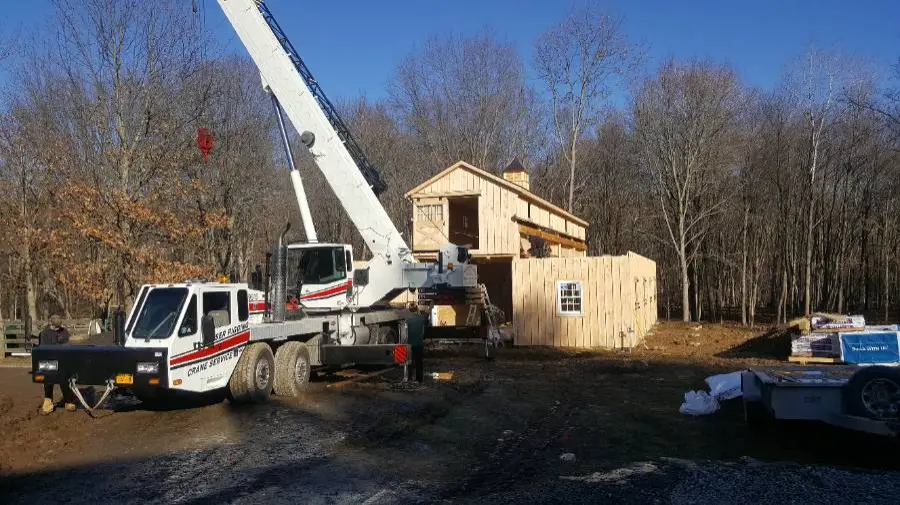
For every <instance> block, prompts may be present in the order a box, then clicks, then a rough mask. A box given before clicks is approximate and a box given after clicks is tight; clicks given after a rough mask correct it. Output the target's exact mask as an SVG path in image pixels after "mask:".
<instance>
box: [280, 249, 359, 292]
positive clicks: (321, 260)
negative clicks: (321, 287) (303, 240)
mask: <svg viewBox="0 0 900 505" xmlns="http://www.w3.org/2000/svg"><path fill="white" fill-rule="evenodd" d="M287 260H288V261H287V264H288V268H287V285H288V286H300V285H310V284H330V283H332V282H337V281H340V280H343V279H346V278H347V266H348V265H347V263H348V262H347V261H346V255H345V253H344V248H343V247H340V246H337V247H335V246H323V247H303V248H296V249H288V258H287ZM351 267H352V265H351Z"/></svg>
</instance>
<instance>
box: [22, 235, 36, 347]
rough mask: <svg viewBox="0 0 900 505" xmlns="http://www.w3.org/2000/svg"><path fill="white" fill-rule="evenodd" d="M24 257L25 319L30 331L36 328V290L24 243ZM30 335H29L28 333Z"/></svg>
mask: <svg viewBox="0 0 900 505" xmlns="http://www.w3.org/2000/svg"><path fill="white" fill-rule="evenodd" d="M26 254H28V255H29V256H26V258H25V311H26V314H25V319H27V320H28V322H29V324H30V328H31V331H32V332H33V331H36V330H37V292H36V291H35V288H34V272H33V268H32V265H31V257H30V251H29V250H28V247H27V245H26ZM29 336H30V335H29Z"/></svg>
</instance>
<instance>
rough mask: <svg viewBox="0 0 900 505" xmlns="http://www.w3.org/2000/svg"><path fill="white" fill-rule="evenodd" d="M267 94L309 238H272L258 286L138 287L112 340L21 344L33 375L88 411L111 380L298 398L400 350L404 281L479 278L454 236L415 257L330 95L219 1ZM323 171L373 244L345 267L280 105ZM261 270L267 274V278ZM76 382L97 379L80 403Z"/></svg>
mask: <svg viewBox="0 0 900 505" xmlns="http://www.w3.org/2000/svg"><path fill="white" fill-rule="evenodd" d="M218 4H219V6H220V7H221V8H222V10H223V12H224V13H225V16H226V18H227V19H228V21H229V22H230V23H231V25H232V26H233V27H234V29H235V31H236V32H237V35H238V37H239V38H240V40H241V41H242V43H243V44H244V46H245V47H246V49H247V51H248V52H249V54H250V56H251V58H252V59H253V61H254V62H255V64H256V66H257V67H258V68H259V71H260V74H261V77H262V82H263V86H264V88H265V89H266V91H267V92H268V93H269V94H270V96H271V98H272V103H273V108H274V110H275V116H276V118H277V121H278V125H279V129H280V131H281V135H282V140H283V142H284V147H285V150H286V154H287V160H288V164H289V168H290V179H291V184H292V186H293V189H294V193H295V196H296V199H297V204H298V206H299V209H300V217H301V222H302V224H303V228H304V232H305V236H306V241H305V242H302V243H292V244H286V243H285V241H284V237H285V233H286V232H287V228H286V229H285V233H282V235H281V238H280V239H279V241H278V244H277V246H276V247H275V254H274V268H273V270H274V275H273V276H272V279H271V283H269V282H266V286H265V289H262V290H260V289H250V287H249V286H248V285H247V284H242V283H219V282H204V281H185V282H182V283H177V284H147V285H144V286H142V287H141V288H140V290H139V291H138V295H137V297H136V299H135V303H134V305H133V306H132V308H131V310H130V312H129V314H128V316H127V318H126V317H123V315H121V314H120V316H119V317H117V322H116V324H115V331H114V334H115V343H116V345H112V346H94V345H48V346H39V347H37V348H35V349H34V351H33V353H32V377H33V381H34V382H40V383H50V384H60V385H61V386H62V387H66V386H68V387H70V388H71V389H72V391H73V392H74V393H75V394H76V396H77V397H78V398H79V400H80V401H81V402H82V404H83V405H84V406H85V408H87V409H88V411H91V410H92V409H93V408H96V407H97V406H98V405H99V404H101V403H102V402H103V401H105V399H106V397H107V396H108V395H109V394H110V392H111V391H113V390H114V389H115V388H117V387H119V388H129V389H130V390H131V391H132V392H133V393H134V394H135V396H137V397H138V398H140V399H150V398H157V397H161V396H165V393H166V392H170V391H185V392H196V393H202V392H207V391H212V390H218V389H223V388H224V390H225V393H226V396H227V397H228V399H229V400H231V401H236V402H248V401H263V400H266V399H267V398H268V397H269V396H270V395H271V394H272V392H273V391H274V393H275V394H277V395H282V396H295V395H297V394H299V393H300V392H302V391H303V390H304V389H306V387H307V385H308V382H309V378H310V372H311V370H312V368H313V367H317V366H327V365H343V364H348V363H356V364H385V365H390V364H400V365H407V364H409V363H410V360H411V346H410V343H409V342H408V338H407V331H406V330H407V318H408V317H409V315H410V311H409V310H408V309H403V308H394V307H391V306H390V305H389V304H388V303H387V302H388V301H389V300H391V299H393V298H394V297H396V296H397V295H399V294H400V293H401V292H402V291H403V290H408V289H422V288H427V289H432V290H434V289H437V290H446V291H448V292H451V293H452V292H460V291H462V292H466V291H467V290H468V291H471V290H473V289H475V290H477V289H479V288H478V284H477V271H476V268H475V266H474V265H471V264H469V263H468V259H469V253H468V251H467V250H466V249H465V248H463V247H457V246H455V245H453V244H447V245H445V246H444V247H443V248H442V249H441V251H440V253H439V255H438V261H437V263H435V264H425V263H419V262H417V261H416V260H415V259H414V258H413V256H412V253H411V251H410V249H409V247H408V246H407V244H406V242H405V241H404V239H403V237H402V236H401V234H400V232H399V231H398V230H397V228H396V227H395V226H394V224H393V223H392V222H391V220H390V218H389V217H388V214H387V212H386V211H385V209H384V207H382V205H381V203H380V202H379V201H378V198H377V193H379V192H381V191H383V190H384V189H385V185H384V183H383V181H382V180H381V178H380V176H379V174H378V172H377V170H376V169H375V168H374V167H373V166H372V165H371V164H370V163H369V162H368V160H366V158H365V156H364V154H363V152H362V150H361V149H360V147H359V146H358V144H357V143H356V141H355V140H354V139H353V137H352V135H351V134H350V131H349V129H348V128H347V127H346V125H345V124H344V122H343V120H342V119H341V117H340V115H339V114H338V112H337V110H336V109H335V107H334V106H333V105H332V103H331V102H330V101H329V100H328V98H327V97H326V96H325V94H324V92H323V91H322V89H321V88H320V87H319V84H318V82H317V81H316V80H315V78H314V77H313V76H312V74H311V73H310V71H309V69H308V68H307V66H306V65H305V63H304V62H303V61H302V60H301V59H300V57H299V55H298V53H297V51H296V50H295V49H294V47H293V45H292V44H291V43H290V41H289V40H288V38H287V37H286V36H285V34H284V32H283V31H282V29H281V27H280V26H279V25H278V23H277V22H276V20H275V18H274V17H273V16H272V13H271V12H270V11H269V9H268V7H267V6H266V5H265V3H264V2H263V1H260V0H218ZM284 114H286V115H287V116H288V118H289V119H290V121H291V123H292V124H293V125H294V127H295V128H296V130H297V132H298V133H299V134H300V135H299V139H300V142H301V143H302V145H303V146H304V147H305V148H306V149H307V150H308V151H309V153H310V154H311V155H312V157H313V159H314V160H315V163H316V165H317V166H318V168H319V169H320V170H321V171H322V173H323V174H324V175H325V179H326V180H327V182H328V184H329V186H330V187H331V189H332V190H333V191H334V193H335V195H336V196H337V198H338V200H339V201H340V202H341V204H342V205H343V207H344V209H345V210H346V211H347V214H348V215H349V217H350V219H351V220H352V222H353V223H354V225H355V226H356V228H357V230H359V233H360V234H361V236H362V238H363V239H364V241H365V244H366V246H367V248H368V249H369V250H370V252H371V254H372V259H371V260H370V261H369V262H368V263H367V265H366V266H365V267H362V268H355V267H354V263H353V250H352V248H351V247H350V246H349V245H347V244H333V243H320V242H318V238H317V236H316V232H315V227H314V224H313V221H312V217H311V214H310V209H309V204H308V202H307V199H306V193H305V191H304V188H303V181H302V179H301V177H300V173H299V171H298V170H297V168H296V166H295V165H294V160H293V155H292V153H291V148H290V144H289V143H288V136H287V131H286V129H285V126H284V119H283V115H284ZM267 277H268V276H267ZM79 385H95V386H104V385H105V386H106V390H105V392H104V394H103V395H102V397H101V398H100V400H99V402H97V404H96V405H94V406H93V407H91V406H89V405H87V404H86V403H85V401H84V399H83V398H82V397H81V395H80V392H79V390H78V386H79Z"/></svg>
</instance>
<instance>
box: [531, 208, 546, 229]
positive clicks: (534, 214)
mask: <svg viewBox="0 0 900 505" xmlns="http://www.w3.org/2000/svg"><path fill="white" fill-rule="evenodd" d="M531 221H532V222H533V223H535V224H537V225H539V226H543V227H545V228H549V227H550V212H549V211H548V210H547V209H545V208H543V207H539V206H537V205H532V206H531Z"/></svg>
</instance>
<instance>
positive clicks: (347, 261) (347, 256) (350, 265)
mask: <svg viewBox="0 0 900 505" xmlns="http://www.w3.org/2000/svg"><path fill="white" fill-rule="evenodd" d="M344 262H345V264H346V267H347V271H348V272H351V271H353V258H351V257H350V251H344Z"/></svg>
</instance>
